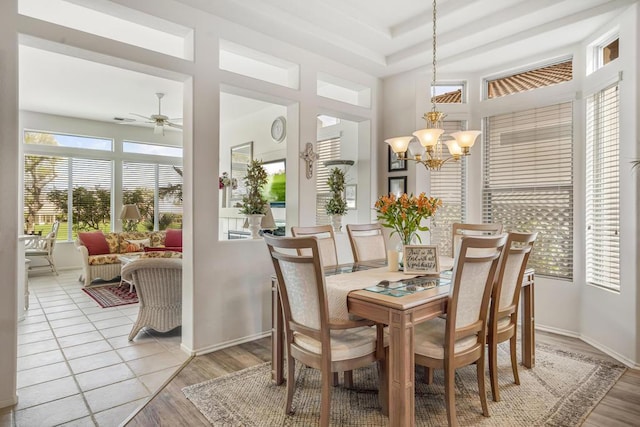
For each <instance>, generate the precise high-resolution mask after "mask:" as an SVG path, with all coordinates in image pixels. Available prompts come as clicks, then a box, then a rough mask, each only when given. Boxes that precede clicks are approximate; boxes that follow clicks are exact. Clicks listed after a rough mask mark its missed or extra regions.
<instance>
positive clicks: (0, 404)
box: [0, 394, 18, 408]
mask: <svg viewBox="0 0 640 427" xmlns="http://www.w3.org/2000/svg"><path fill="white" fill-rule="evenodd" d="M17 403H18V395H17V394H14V395H13V398H12V399H6V400H0V408H7V407H9V406H13V405H16V404H17Z"/></svg>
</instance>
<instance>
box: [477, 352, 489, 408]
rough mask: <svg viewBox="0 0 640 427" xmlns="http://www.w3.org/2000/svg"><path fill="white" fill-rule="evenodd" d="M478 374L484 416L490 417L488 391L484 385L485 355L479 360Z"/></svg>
mask: <svg viewBox="0 0 640 427" xmlns="http://www.w3.org/2000/svg"><path fill="white" fill-rule="evenodd" d="M476 372H477V374H478V392H479V393H480V403H481V404H482V415H484V416H485V417H488V416H489V407H488V406H487V390H486V388H485V385H484V354H482V356H481V357H480V359H478V365H477V366H476Z"/></svg>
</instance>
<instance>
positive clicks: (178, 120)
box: [167, 117, 182, 122]
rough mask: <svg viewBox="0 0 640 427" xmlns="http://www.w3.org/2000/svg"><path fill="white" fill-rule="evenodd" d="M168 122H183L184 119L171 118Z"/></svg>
mask: <svg viewBox="0 0 640 427" xmlns="http://www.w3.org/2000/svg"><path fill="white" fill-rule="evenodd" d="M167 120H169V121H171V122H181V121H182V117H175V118H169V119H167Z"/></svg>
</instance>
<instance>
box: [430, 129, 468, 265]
mask: <svg viewBox="0 0 640 427" xmlns="http://www.w3.org/2000/svg"><path fill="white" fill-rule="evenodd" d="M443 125H444V129H445V132H446V133H452V132H456V131H459V130H463V126H462V122H460V121H444V122H443ZM466 181H467V161H466V157H462V159H461V160H460V161H457V162H454V161H450V162H447V163H445V164H444V165H443V166H442V168H441V169H440V170H439V171H432V172H431V173H430V183H431V190H430V195H431V196H433V197H438V198H440V199H442V207H441V208H440V209H438V212H437V214H436V216H435V217H434V218H433V219H432V220H431V226H430V228H431V244H434V245H438V250H439V251H440V254H442V255H449V254H451V253H452V251H453V248H452V247H451V244H452V243H451V241H452V237H451V236H452V229H451V225H452V224H453V223H454V222H464V221H465V213H466V206H465V203H466V202H465V198H466V186H467V182H466Z"/></svg>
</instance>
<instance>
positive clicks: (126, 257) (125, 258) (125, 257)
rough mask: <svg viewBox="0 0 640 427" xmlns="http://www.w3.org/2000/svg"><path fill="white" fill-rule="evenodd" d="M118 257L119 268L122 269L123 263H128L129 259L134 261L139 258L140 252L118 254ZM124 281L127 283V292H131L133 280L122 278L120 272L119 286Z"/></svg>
mask: <svg viewBox="0 0 640 427" xmlns="http://www.w3.org/2000/svg"><path fill="white" fill-rule="evenodd" d="M118 259H119V260H120V264H121V270H122V267H124V266H125V265H127V264H129V263H130V262H131V261H135V260H137V259H140V254H135V255H131V254H129V255H120V256H119V257H118ZM125 283H127V284H128V285H129V292H133V287H134V285H135V284H134V283H133V282H130V281H128V280H124V279H123V278H122V274H121V275H120V286H122V285H123V284H125Z"/></svg>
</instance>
